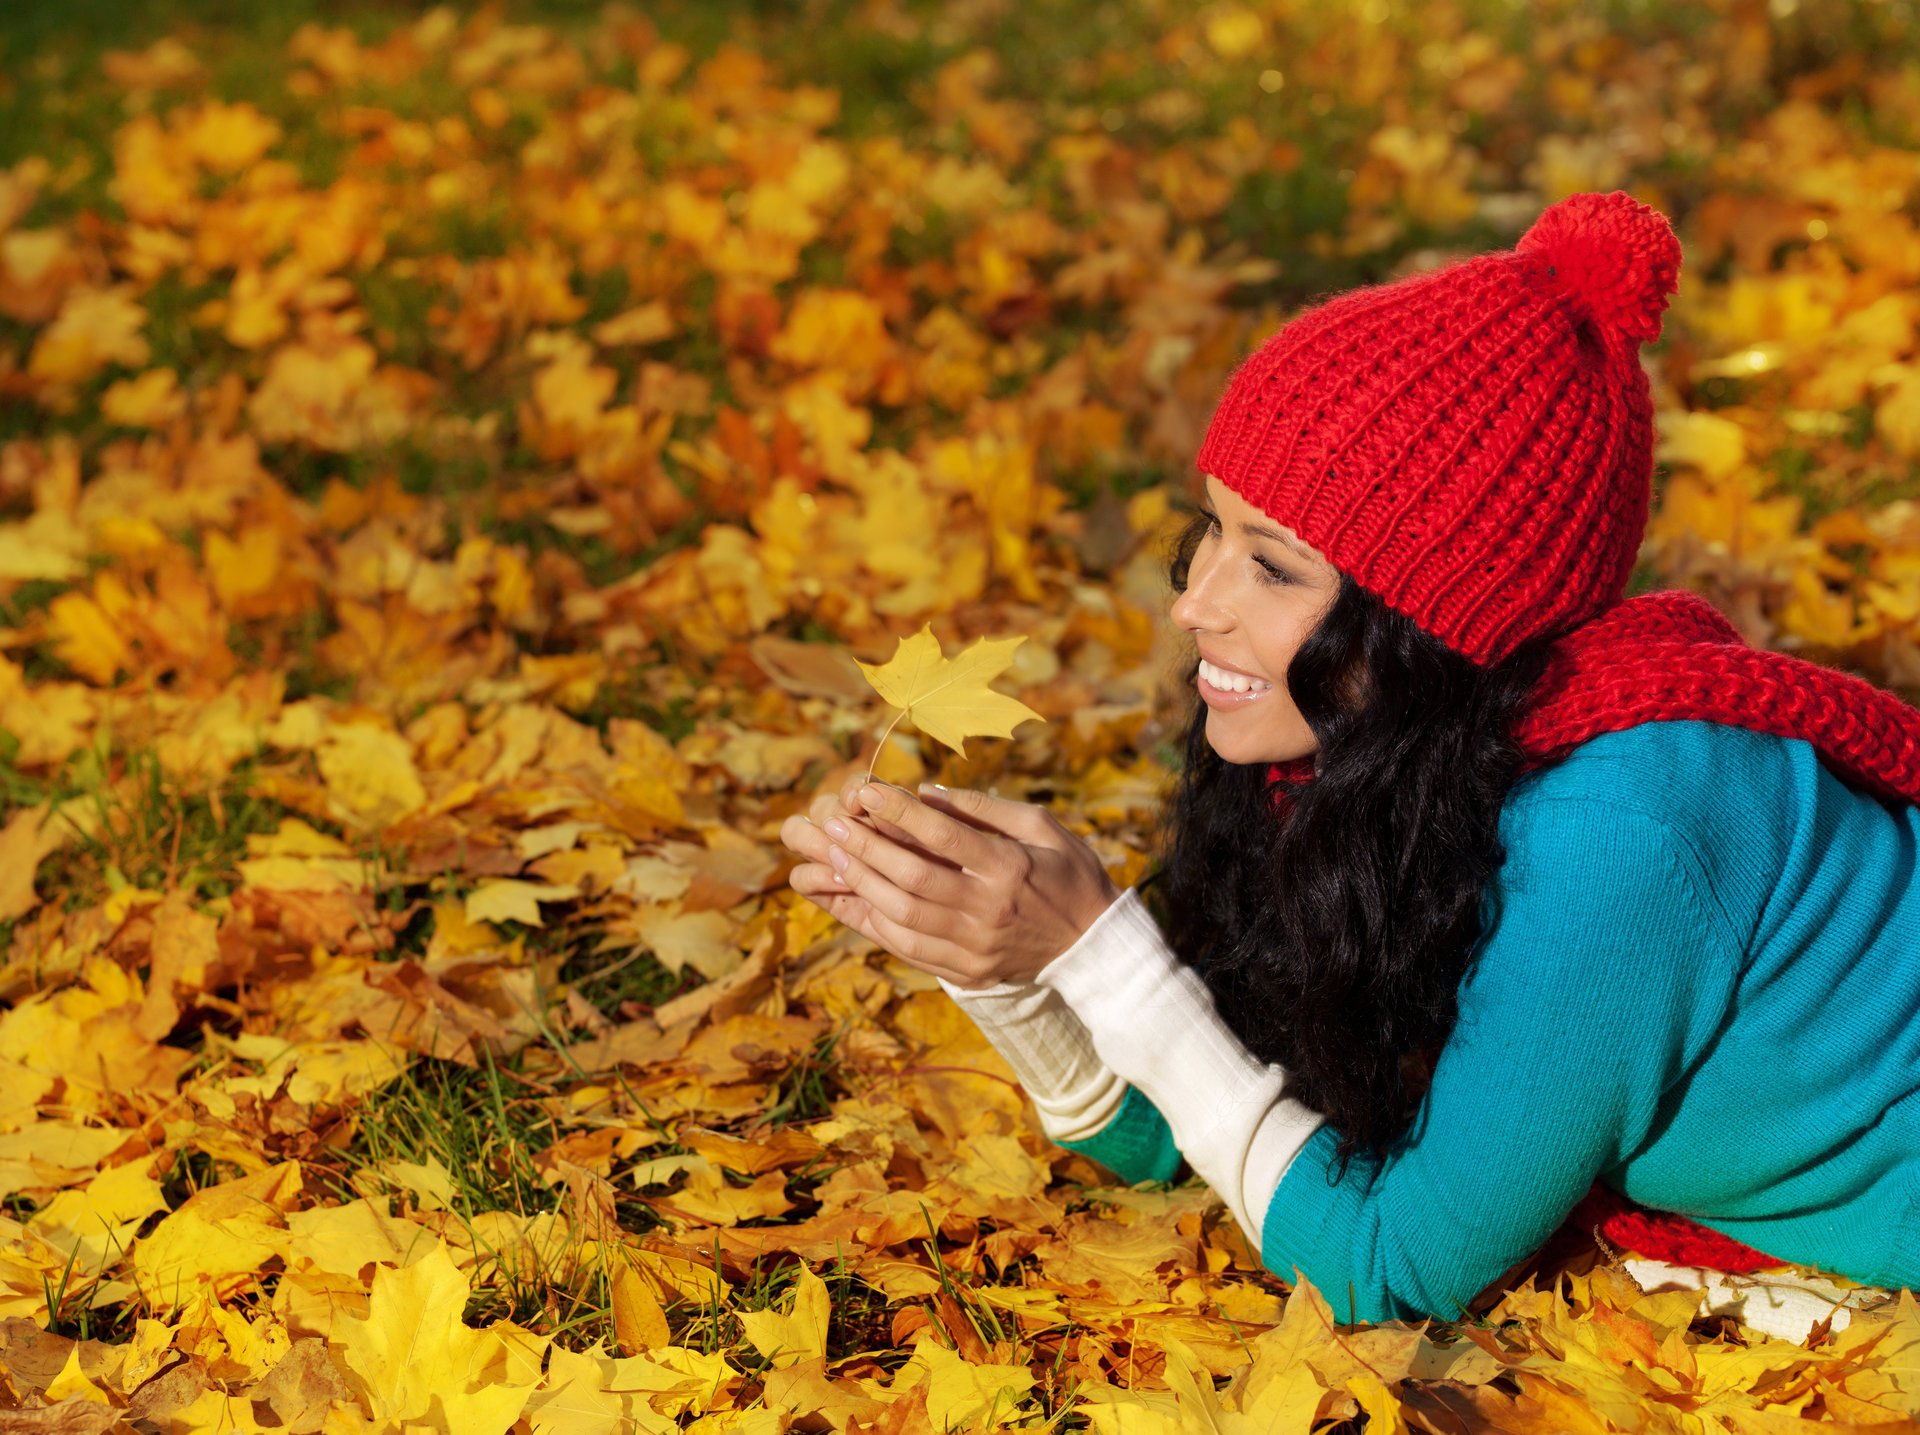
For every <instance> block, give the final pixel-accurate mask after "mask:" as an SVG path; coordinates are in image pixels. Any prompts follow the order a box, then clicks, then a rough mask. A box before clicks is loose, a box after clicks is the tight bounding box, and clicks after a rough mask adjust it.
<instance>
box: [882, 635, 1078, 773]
mask: <svg viewBox="0 0 1920 1435" xmlns="http://www.w3.org/2000/svg"><path fill="white" fill-rule="evenodd" d="M1024 642H1026V638H1025V637H1019V638H981V639H979V640H978V641H977V642H975V643H974V644H973V646H972V647H970V648H966V649H964V650H963V651H962V652H961V653H960V655H959V656H958V657H956V658H948V657H946V656H945V655H944V654H942V653H941V651H940V640H939V639H938V638H936V637H934V636H933V625H932V624H931V623H924V624H922V625H921V628H920V631H919V632H917V633H915V634H914V635H913V636H912V637H911V638H902V639H901V640H900V644H899V646H898V647H897V648H895V649H894V652H893V656H892V657H891V658H889V659H888V660H887V661H886V662H885V663H881V664H879V665H875V664H872V663H860V671H861V672H863V673H865V674H866V675H867V681H868V682H869V683H871V684H873V690H874V691H875V692H877V693H879V694H880V696H881V697H883V698H885V699H886V700H887V701H888V702H889V703H892V704H893V706H895V707H897V708H899V709H900V712H899V713H898V714H897V715H896V716H895V717H894V719H893V722H890V723H888V724H887V731H886V732H883V733H881V734H880V742H879V744H878V745H877V747H876V750H878V747H879V746H885V744H886V741H887V734H888V733H891V732H892V731H893V729H894V725H895V724H896V723H898V722H899V721H900V719H901V718H903V717H911V718H912V719H913V721H914V725H915V726H917V727H918V728H919V729H920V731H922V732H924V733H925V734H926V735H927V736H928V737H931V738H934V739H937V740H938V741H940V742H943V743H945V744H946V745H947V746H948V747H950V748H952V749H953V750H954V751H955V752H957V753H959V754H960V755H961V756H962V757H965V756H966V755H967V749H966V740H967V739H968V738H970V737H1011V736H1013V730H1014V728H1016V727H1017V726H1019V725H1020V724H1021V723H1023V722H1025V721H1026V720H1027V719H1028V718H1039V719H1040V721H1042V722H1044V721H1046V719H1044V718H1041V717H1040V714H1039V713H1037V712H1035V711H1034V710H1033V709H1032V708H1030V707H1028V706H1027V705H1026V704H1025V703H1023V702H1021V701H1020V700H1019V699H1018V698H1013V697H1009V696H1007V695H1006V694H1005V693H996V692H995V691H993V689H991V688H989V687H988V686H987V683H988V682H989V681H990V680H991V679H993V678H995V677H997V676H998V675H999V674H1000V673H1001V671H1002V670H1003V669H1005V667H1006V666H1007V664H1008V663H1010V662H1012V661H1013V650H1014V649H1015V648H1017V647H1019V646H1020V645H1021V644H1022V643H1024ZM854 661H855V662H859V659H857V658H856V659H855V660H854Z"/></svg>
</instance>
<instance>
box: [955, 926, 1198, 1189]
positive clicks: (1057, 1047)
mask: <svg viewBox="0 0 1920 1435" xmlns="http://www.w3.org/2000/svg"><path fill="white" fill-rule="evenodd" d="M1111 913H1112V908H1111V907H1109V909H1108V912H1107V913H1106V914H1103V915H1102V917H1100V918H1098V919H1096V920H1095V922H1094V924H1093V925H1092V926H1091V927H1089V928H1088V929H1087V931H1086V932H1084V933H1083V934H1082V935H1081V937H1080V939H1079V941H1078V942H1076V943H1075V944H1074V946H1073V948H1071V949H1070V950H1085V949H1087V948H1089V947H1102V946H1104V945H1106V944H1111V943H1113V942H1115V940H1116V939H1117V938H1118V937H1119V936H1121V935H1122V933H1123V931H1124V929H1123V928H1121V927H1119V926H1118V925H1116V924H1115V923H1114V922H1113V921H1112V920H1110V917H1111ZM1111 955H1112V956H1116V957H1118V958H1119V959H1120V960H1125V954H1124V952H1120V953H1114V954H1111ZM937 980H938V981H939V983H940V986H941V988H942V990H944V991H945V992H946V993H947V995H949V996H950V997H952V998H953V999H954V1001H955V1002H956V1003H957V1004H958V1005H959V1007H960V1009H961V1010H962V1011H964V1012H965V1013H966V1014H967V1015H968V1016H969V1017H971V1018H972V1019H973V1023H974V1025H975V1026H977V1027H979V1029H980V1032H981V1035H983V1036H985V1037H986V1039H987V1040H988V1041H989V1042H991V1043H992V1044H993V1047H994V1049H995V1050H996V1051H998V1052H999V1053H1000V1055H1001V1056H1002V1058H1004V1059H1005V1061H1006V1063H1007V1065H1008V1066H1010V1067H1012V1068H1013V1074H1014V1075H1015V1076H1016V1077H1017V1078H1018V1079H1019V1081H1020V1085H1021V1087H1022V1088H1024V1089H1025V1091H1026V1093H1027V1096H1028V1098H1029V1099H1030V1100H1031V1101H1032V1102H1033V1106H1034V1110H1035V1111H1036V1112H1037V1113H1038V1114H1039V1117H1040V1126H1041V1129H1042V1130H1043V1131H1045V1132H1046V1133H1047V1136H1048V1137H1049V1138H1050V1139H1051V1140H1052V1141H1053V1142H1054V1143H1055V1144H1056V1145H1059V1146H1064V1147H1065V1148H1067V1149H1068V1150H1069V1151H1078V1152H1081V1153H1082V1154H1084V1155H1087V1156H1090V1157H1092V1158H1093V1159H1094V1160H1096V1161H1098V1162H1099V1163H1100V1164H1101V1165H1103V1166H1105V1167H1106V1168H1107V1169H1108V1170H1110V1171H1112V1172H1113V1173H1114V1174H1115V1175H1117V1176H1118V1177H1119V1178H1120V1179H1121V1180H1122V1181H1125V1182H1127V1183H1128V1184H1132V1183H1133V1182H1135V1181H1170V1180H1172V1179H1173V1177H1174V1176H1175V1175H1176V1174H1177V1173H1178V1171H1179V1169H1180V1151H1179V1148H1178V1147H1176V1146H1175V1145H1174V1141H1173V1133H1172V1131H1171V1130H1170V1129H1169V1128H1168V1126H1167V1123H1166V1119H1165V1118H1164V1117H1163V1116H1161V1114H1160V1112H1159V1111H1158V1109H1156V1108H1155V1107H1154V1105H1153V1103H1152V1102H1150V1101H1148V1100H1147V1099H1146V1098H1145V1097H1144V1096H1142V1095H1141V1094H1140V1092H1139V1091H1138V1090H1136V1089H1135V1088H1134V1087H1132V1086H1130V1085H1128V1084H1127V1082H1126V1081H1124V1080H1122V1079H1121V1077H1120V1076H1119V1074H1118V1073H1116V1072H1115V1071H1114V1070H1113V1068H1112V1067H1110V1066H1108V1065H1107V1064H1106V1063H1105V1062H1103V1061H1101V1059H1100V1055H1099V1053H1098V1052H1097V1051H1095V1050H1094V1046H1093V1038H1092V1036H1091V1035H1090V1034H1089V1033H1088V1031H1087V1028H1086V1026H1085V1024H1084V1023H1082V1022H1081V1020H1080V1018H1079V1017H1077V1016H1075V1015H1074V1014H1073V1010H1072V1008H1070V1007H1069V1006H1068V1005H1067V1003H1066V1001H1065V1000H1064V999H1063V998H1062V997H1061V996H1060V994H1059V993H1058V992H1056V991H1054V990H1053V989H1052V988H1051V987H1045V986H1041V985H1040V984H1039V983H1038V982H1033V981H1021V982H999V983H996V984H995V985H993V986H990V987H962V986H956V985H955V984H954V983H952V982H950V981H948V980H947V979H946V978H944V977H941V978H938V979H937Z"/></svg>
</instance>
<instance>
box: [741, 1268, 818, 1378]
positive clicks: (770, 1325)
mask: <svg viewBox="0 0 1920 1435" xmlns="http://www.w3.org/2000/svg"><path fill="white" fill-rule="evenodd" d="M832 1308H833V1307H832V1301H831V1300H830V1299H829V1297H828V1295H827V1283H826V1282H825V1281H823V1280H821V1279H820V1277H819V1276H817V1275H815V1274H814V1273H813V1270H812V1269H811V1268H810V1267H808V1266H805V1265H802V1266H801V1267H800V1274H799V1277H798V1278H797V1279H796V1280H795V1281H794V1283H793V1309H792V1310H790V1311H788V1312H787V1313H785V1314H782V1313H781V1312H779V1311H777V1310H743V1311H741V1312H739V1316H740V1325H741V1328H742V1329H743V1330H745V1331H746V1333H747V1339H748V1340H750V1341H752V1342H753V1348H754V1349H755V1350H757V1351H759V1352H760V1353H761V1354H762V1355H764V1356H766V1357H767V1359H768V1360H769V1361H771V1362H772V1363H773V1368H774V1369H775V1370H784V1369H785V1368H786V1367H787V1366H789V1365H793V1364H795V1363H796V1362H798V1361H802V1360H817V1359H819V1358H820V1357H821V1356H824V1355H825V1354H826V1353H827V1318H828V1316H829V1315H830V1314H831V1313H832Z"/></svg>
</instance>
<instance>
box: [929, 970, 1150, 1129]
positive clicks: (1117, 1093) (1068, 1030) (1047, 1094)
mask: <svg viewBox="0 0 1920 1435" xmlns="http://www.w3.org/2000/svg"><path fill="white" fill-rule="evenodd" d="M938 980H939V982H940V985H941V987H942V988H943V989H944V990H945V991H946V993H947V995H948V996H950V997H952V998H953V999H954V1000H955V1001H956V1002H958V1003H959V1004H960V1009H961V1010H962V1011H964V1012H965V1013H966V1014H967V1015H968V1016H970V1017H972V1018H973V1023H974V1025H975V1026H977V1027H979V1028H980V1031H981V1034H982V1035H983V1036H985V1037H986V1039H987V1040H988V1041H990V1042H992V1043H993V1046H994V1049H995V1050H996V1051H998V1052H999V1053H1000V1055H1001V1056H1002V1057H1004V1058H1005V1059H1006V1063H1007V1065H1008V1066H1010V1067H1012V1068H1013V1074H1014V1075H1015V1076H1017V1077H1018V1078H1019V1079H1020V1084H1021V1086H1023V1087H1025V1088H1026V1092H1027V1095H1028V1097H1029V1098H1031V1099H1032V1101H1033V1107H1034V1110H1035V1111H1037V1112H1039V1113H1040V1127H1041V1129H1042V1130H1043V1131H1045V1132H1046V1133H1047V1136H1048V1138H1049V1139H1050V1140H1053V1141H1084V1140H1086V1139H1087V1138H1088V1137H1089V1136H1092V1135H1094V1134H1095V1133H1097V1132H1098V1131H1099V1130H1100V1128H1101V1127H1103V1126H1105V1125H1106V1124H1107V1123H1108V1122H1109V1121H1111V1120H1112V1119H1113V1115H1114V1113H1115V1112H1116V1111H1118V1110H1119V1109H1120V1102H1121V1099H1122V1098H1123V1097H1125V1096H1126V1094H1127V1083H1126V1082H1125V1081H1123V1080H1121V1078H1120V1077H1119V1076H1118V1075H1117V1074H1116V1073H1115V1072H1114V1071H1113V1070H1112V1068H1110V1067H1108V1066H1107V1065H1106V1064H1105V1063H1104V1062H1102V1061H1101V1060H1100V1057H1099V1054H1098V1053H1097V1052H1096V1051H1094V1049H1093V1038H1092V1037H1091V1036H1089V1035H1088V1033H1087V1028H1086V1026H1085V1025H1084V1024H1083V1023H1082V1022H1081V1020H1080V1018H1079V1017H1077V1016H1075V1015H1074V1014H1073V1009H1072V1008H1071V1007H1069V1006H1068V1005H1067V1003H1066V999H1065V998H1064V997H1062V996H1061V995H1060V993H1058V992H1056V991H1053V990H1051V989H1049V988H1047V987H1043V986H1041V985H1040V984H1039V983H1038V982H1030V981H1028V982H1000V983H998V984H997V985H995V986H990V987H976V988H972V989H968V988H966V987H957V986H955V985H954V984H953V983H952V982H949V981H948V980H947V979H946V978H945V977H941V978H939V979H938Z"/></svg>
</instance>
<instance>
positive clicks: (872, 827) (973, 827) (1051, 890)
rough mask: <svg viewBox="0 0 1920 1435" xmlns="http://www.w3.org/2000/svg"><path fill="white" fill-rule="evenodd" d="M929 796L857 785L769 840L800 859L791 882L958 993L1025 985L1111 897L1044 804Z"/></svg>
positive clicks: (1114, 893)
mask: <svg viewBox="0 0 1920 1435" xmlns="http://www.w3.org/2000/svg"><path fill="white" fill-rule="evenodd" d="M927 795H928V797H929V799H930V800H929V801H927V802H923V801H920V800H918V799H916V798H915V797H914V796H913V795H912V794H910V793H908V792H907V791H906V790H905V789H904V788H898V787H894V786H892V785H891V784H881V783H869V784H867V785H866V786H864V787H862V785H861V781H860V779H859V778H858V777H855V778H852V779H850V780H849V782H848V783H847V786H846V787H845V788H844V789H843V790H842V792H841V794H840V796H839V799H838V801H837V802H836V801H835V800H834V799H833V798H830V797H822V798H820V799H817V800H816V801H815V803H814V809H813V814H812V815H814V816H815V817H816V819H817V820H816V821H813V822H809V821H807V820H806V819H803V818H800V817H798V816H795V817H789V818H788V819H787V821H786V822H785V823H784V824H783V825H782V826H781V829H780V839H781V841H782V842H784V843H785V844H786V845H787V846H788V847H789V848H791V849H792V850H793V851H795V852H797V853H799V854H800V855H801V856H804V857H807V858H809V859H810V860H809V861H808V862H807V863H804V864H802V865H801V866H798V867H796V868H794V869H793V871H792V873H791V874H790V875H789V876H788V879H787V880H788V882H789V884H790V885H791V886H792V887H793V889H794V890H795V891H797V892H799V893H800V894H801V895H802V896H805V897H808V898H810V899H812V900H813V901H816V902H819V903H820V904H821V905H822V906H824V907H826V908H827V910H828V911H830V912H832V913H833V914H834V916H836V917H838V918H839V919H840V920H841V921H843V922H845V923H846V924H847V925H848V926H850V927H852V928H853V929H854V930H855V931H857V932H859V933H860V934H861V935H862V936H864V937H867V938H868V939H870V940H872V941H874V942H877V943H879V944H880V945H881V946H883V947H885V948H886V949H887V950H888V951H890V952H892V953H893V954H894V955H895V956H896V957H898V958H900V960H901V961H903V962H906V963H908V964H909V965H910V966H915V967H918V968H920V970H922V971H925V972H931V973H932V974H933V975H935V976H939V977H945V978H946V979H947V980H948V981H950V982H952V983H953V984H954V985H955V986H959V987H986V986H992V985H993V984H994V983H996V982H1001V981H1021V980H1029V979H1031V978H1032V977H1033V976H1034V975H1035V974H1036V973H1038V972H1039V971H1040V969H1041V968H1042V967H1044V966H1046V964H1047V963H1048V962H1050V961H1052V960H1053V959H1054V958H1055V957H1057V956H1059V955H1060V954H1061V953H1062V952H1064V951H1066V950H1067V948H1068V947H1070V946H1072V945H1073V944H1074V943H1075V942H1076V941H1078V940H1079V939H1080V936H1081V934H1082V933H1083V932H1085V931H1086V930H1087V928H1088V927H1089V926H1091V925H1092V924H1093V921H1094V919H1095V918H1096V917H1098V916H1099V915H1100V914H1101V913H1102V912H1104V911H1106V909H1107V908H1108V907H1109V906H1110V905H1111V904H1112V903H1113V901H1114V899H1115V898H1117V897H1118V896H1119V895H1120V889H1119V888H1118V887H1117V886H1116V885H1115V884H1114V882H1113V879H1112V878H1110V877H1109V876H1107V872H1106V868H1105V867H1104V866H1102V865H1101V862H1100V858H1099V856H1098V854H1096V853H1095V852H1094V850H1093V849H1092V848H1091V847H1089V846H1087V844H1086V843H1085V842H1083V841H1081V840H1080V838H1078V837H1076V836H1075V835H1074V834H1073V833H1071V832H1069V831H1068V830H1067V829H1066V828H1065V827H1063V826H1061V824H1060V822H1059V821H1058V820H1057V819H1056V818H1055V817H1054V816H1053V814H1052V813H1050V812H1048V811H1047V810H1046V809H1045V808H1043V807H1038V806H1035V805H1034V804H1032V803H1028V802H1012V801H1009V800H1007V799H1006V798H1001V797H993V796H990V795H988V794H987V793H984V792H975V791H972V790H970V789H964V788H962V789H955V790H952V791H941V790H936V789H927ZM829 822H831V823H834V824H836V825H837V827H838V830H837V831H836V830H835V827H833V826H829V825H828V823H829ZM836 854H838V855H837V856H836Z"/></svg>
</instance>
